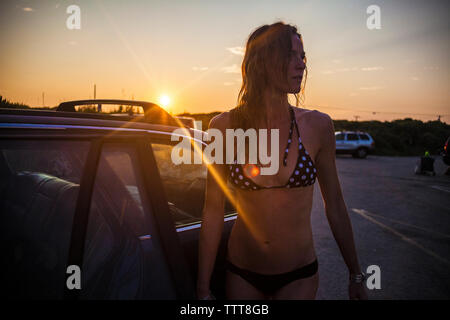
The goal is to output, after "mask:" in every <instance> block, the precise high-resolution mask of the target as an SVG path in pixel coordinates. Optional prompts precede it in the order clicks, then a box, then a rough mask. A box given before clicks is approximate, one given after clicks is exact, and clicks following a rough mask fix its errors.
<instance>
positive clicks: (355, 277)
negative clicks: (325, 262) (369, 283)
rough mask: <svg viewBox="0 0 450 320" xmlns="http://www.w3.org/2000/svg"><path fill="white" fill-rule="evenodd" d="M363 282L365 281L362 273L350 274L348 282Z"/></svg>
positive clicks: (364, 275)
mask: <svg viewBox="0 0 450 320" xmlns="http://www.w3.org/2000/svg"><path fill="white" fill-rule="evenodd" d="M364 280H366V274H365V273H364V272H361V273H351V274H350V282H353V283H361V282H363V281H364Z"/></svg>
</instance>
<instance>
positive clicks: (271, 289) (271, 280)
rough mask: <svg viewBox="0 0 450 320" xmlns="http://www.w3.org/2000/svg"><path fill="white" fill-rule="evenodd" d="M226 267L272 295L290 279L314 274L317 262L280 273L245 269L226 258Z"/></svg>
mask: <svg viewBox="0 0 450 320" xmlns="http://www.w3.org/2000/svg"><path fill="white" fill-rule="evenodd" d="M226 268H227V269H228V270H229V271H230V272H233V273H235V274H237V275H239V276H240V277H241V278H243V279H244V280H246V281H247V282H249V283H250V284H251V285H252V286H254V287H255V288H256V289H258V290H259V291H261V292H263V293H264V294H266V295H273V294H274V293H275V292H276V291H278V290H279V289H281V288H282V287H284V286H285V285H287V284H288V283H290V282H292V281H295V280H298V279H303V278H309V277H311V276H313V275H315V274H316V273H317V270H318V262H317V259H316V260H314V262H312V263H310V264H307V265H305V266H303V267H300V268H298V269H296V270H293V271H290V272H286V273H280V274H260V273H256V272H253V271H249V270H246V269H241V268H239V267H236V266H235V265H234V264H232V263H231V262H230V261H228V260H227V261H226Z"/></svg>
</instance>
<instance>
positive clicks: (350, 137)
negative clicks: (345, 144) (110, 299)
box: [347, 133, 359, 141]
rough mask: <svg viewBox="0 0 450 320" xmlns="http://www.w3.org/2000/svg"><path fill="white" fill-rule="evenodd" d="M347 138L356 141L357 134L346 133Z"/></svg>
mask: <svg viewBox="0 0 450 320" xmlns="http://www.w3.org/2000/svg"><path fill="white" fill-rule="evenodd" d="M347 140H348V141H356V140H359V138H358V135H357V134H355V133H347Z"/></svg>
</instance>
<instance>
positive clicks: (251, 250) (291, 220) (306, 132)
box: [228, 108, 319, 274]
mask: <svg viewBox="0 0 450 320" xmlns="http://www.w3.org/2000/svg"><path fill="white" fill-rule="evenodd" d="M294 110H295V120H296V121H297V126H298V129H299V134H300V137H301V141H302V144H303V147H304V148H305V149H306V150H307V151H308V153H309V156H310V157H311V160H312V161H313V163H315V160H316V157H317V153H318V150H319V139H318V135H317V134H316V133H315V132H314V118H315V117H314V114H315V112H314V111H311V110H306V109H299V108H294ZM279 129H280V131H279V146H280V155H279V159H280V160H281V159H283V154H284V145H285V143H286V141H287V140H288V138H289V125H288V124H287V123H286V125H285V126H283V125H282V126H280V128H279ZM268 141H270V138H268ZM292 141H293V143H292V144H291V145H290V148H289V153H288V157H287V164H286V166H283V164H282V161H280V166H279V171H278V173H277V174H276V175H273V176H257V177H254V178H252V180H253V181H254V182H255V183H257V184H258V185H260V186H274V185H277V186H278V185H284V184H285V183H286V181H287V180H288V179H289V177H290V176H291V174H292V172H293V171H294V170H295V169H294V168H295V166H296V163H297V157H298V153H299V150H298V136H297V133H296V132H295V133H294V134H293V139H292ZM268 149H270V147H268ZM269 153H270V150H269ZM313 191H314V185H308V186H304V187H297V188H289V189H288V188H275V189H261V190H256V191H249V190H238V189H236V192H235V200H236V202H235V203H236V204H237V208H236V209H237V211H238V218H237V220H236V222H235V224H234V226H233V229H232V231H231V235H230V238H229V242H228V259H229V260H230V261H231V262H232V263H233V264H235V265H237V266H239V267H241V268H245V269H249V270H252V271H255V272H259V273H266V274H275V273H283V272H287V271H291V270H293V269H295V268H298V267H300V266H303V265H305V264H308V263H310V262H312V261H313V260H314V259H315V252H314V244H313V237H312V231H311V223H310V214H311V209H312V199H313Z"/></svg>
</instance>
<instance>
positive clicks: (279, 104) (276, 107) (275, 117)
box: [262, 89, 290, 128]
mask: <svg viewBox="0 0 450 320" xmlns="http://www.w3.org/2000/svg"><path fill="white" fill-rule="evenodd" d="M263 96H264V105H263V106H262V107H263V108H264V109H265V111H266V112H265V113H266V116H267V119H266V123H265V124H266V126H267V128H274V127H279V126H280V125H281V124H282V123H284V122H286V119H289V108H290V105H289V102H288V99H287V94H286V93H282V92H279V91H278V92H277V91H275V90H270V89H268V90H266V91H265V92H264V94H263Z"/></svg>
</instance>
